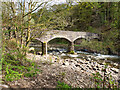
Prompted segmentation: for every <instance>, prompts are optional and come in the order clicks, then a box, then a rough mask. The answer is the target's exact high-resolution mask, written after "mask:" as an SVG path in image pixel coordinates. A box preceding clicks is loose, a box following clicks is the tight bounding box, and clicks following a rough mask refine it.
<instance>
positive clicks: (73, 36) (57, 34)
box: [36, 30, 99, 54]
mask: <svg viewBox="0 0 120 90" xmlns="http://www.w3.org/2000/svg"><path fill="white" fill-rule="evenodd" d="M54 38H65V39H67V40H68V41H69V42H70V45H69V52H70V51H74V41H75V40H77V39H79V38H85V39H87V40H91V39H94V38H97V39H99V36H98V34H95V33H89V32H74V31H61V30H51V31H44V32H43V34H42V35H41V37H38V38H36V39H37V40H39V41H41V42H42V52H43V54H46V53H47V50H46V49H47V43H48V42H49V41H50V40H52V39H54Z"/></svg>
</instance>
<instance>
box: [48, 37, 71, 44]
mask: <svg viewBox="0 0 120 90" xmlns="http://www.w3.org/2000/svg"><path fill="white" fill-rule="evenodd" d="M56 38H62V39H66V40H67V41H68V42H71V40H70V39H69V38H68V37H65V36H54V37H52V38H49V39H48V40H47V43H48V42H49V41H51V40H53V39H56Z"/></svg>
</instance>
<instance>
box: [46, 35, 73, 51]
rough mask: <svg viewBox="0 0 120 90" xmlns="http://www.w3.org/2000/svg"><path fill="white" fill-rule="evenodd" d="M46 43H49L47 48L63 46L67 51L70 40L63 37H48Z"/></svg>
mask: <svg viewBox="0 0 120 90" xmlns="http://www.w3.org/2000/svg"><path fill="white" fill-rule="evenodd" d="M47 43H48V44H49V48H50V47H53V48H54V47H55V48H63V49H66V51H67V52H69V49H70V44H71V41H70V40H69V39H67V38H65V37H55V38H52V39H50V40H49V41H48V42H47ZM66 51H65V52H66Z"/></svg>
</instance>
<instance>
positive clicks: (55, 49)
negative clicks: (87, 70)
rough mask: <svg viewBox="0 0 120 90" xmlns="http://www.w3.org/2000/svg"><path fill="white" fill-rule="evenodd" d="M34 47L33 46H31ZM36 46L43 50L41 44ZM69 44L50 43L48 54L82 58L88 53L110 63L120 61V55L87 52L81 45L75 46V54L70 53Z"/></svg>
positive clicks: (96, 58) (38, 49)
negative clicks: (81, 48) (82, 49)
mask: <svg viewBox="0 0 120 90" xmlns="http://www.w3.org/2000/svg"><path fill="white" fill-rule="evenodd" d="M30 47H32V46H30ZM33 47H35V50H36V51H38V52H39V51H40V52H41V45H39V46H38V45H37V46H35V45H34V46H33ZM67 50H68V46H67V45H58V44H57V45H56V44H52V45H50V44H49V45H48V54H52V55H55V56H59V57H62V58H81V57H83V56H86V55H90V56H93V57H94V59H95V60H107V61H108V63H119V62H120V56H117V55H104V54H100V53H93V52H87V50H84V51H80V47H78V46H75V53H77V54H75V55H72V54H68V53H67Z"/></svg>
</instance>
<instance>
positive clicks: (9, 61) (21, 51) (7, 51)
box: [1, 40, 40, 81]
mask: <svg viewBox="0 0 120 90" xmlns="http://www.w3.org/2000/svg"><path fill="white" fill-rule="evenodd" d="M7 41H8V42H9V44H7V43H8V42H7ZM7 41H5V43H4V44H3V55H2V59H1V61H2V65H3V68H2V70H3V76H4V78H3V79H4V80H5V81H14V80H18V79H20V78H23V77H33V76H35V75H36V74H37V73H39V72H40V70H39V69H37V68H38V66H37V65H36V64H35V63H34V62H32V61H30V60H28V59H27V58H26V47H23V48H20V47H19V45H18V43H16V42H15V41H14V40H12V41H11V40H7ZM11 45H13V46H11Z"/></svg>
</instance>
